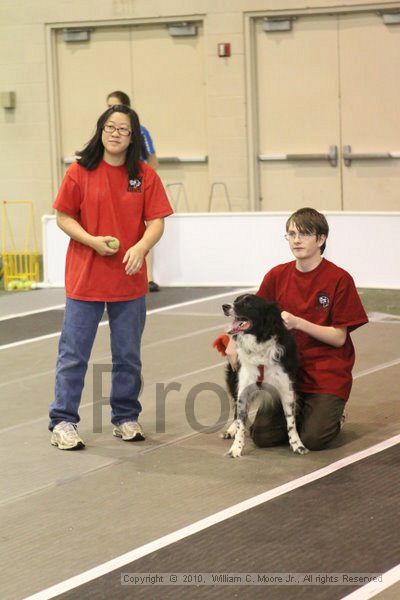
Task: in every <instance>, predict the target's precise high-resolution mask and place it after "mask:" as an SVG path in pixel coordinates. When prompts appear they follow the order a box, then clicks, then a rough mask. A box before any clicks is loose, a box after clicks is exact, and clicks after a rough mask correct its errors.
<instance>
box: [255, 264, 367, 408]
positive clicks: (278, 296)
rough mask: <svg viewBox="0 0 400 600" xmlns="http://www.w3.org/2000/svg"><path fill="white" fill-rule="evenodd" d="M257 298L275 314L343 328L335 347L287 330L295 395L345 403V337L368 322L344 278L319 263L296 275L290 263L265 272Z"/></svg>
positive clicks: (349, 350) (348, 381)
mask: <svg viewBox="0 0 400 600" xmlns="http://www.w3.org/2000/svg"><path fill="white" fill-rule="evenodd" d="M257 295H258V296H261V297H262V298H265V300H269V301H273V302H277V303H278V304H279V306H280V308H281V310H285V311H287V312H290V313H292V314H293V315H295V316H299V317H302V318H304V319H306V320H307V321H311V323H316V324H317V325H324V326H331V327H347V338H346V341H345V343H344V345H343V346H342V347H341V348H335V347H334V346H330V345H328V344H325V343H324V342H320V341H318V340H316V339H315V338H313V337H311V336H309V335H307V334H306V333H303V332H302V331H297V330H293V333H294V335H295V338H296V342H297V347H298V351H299V357H300V365H299V373H298V375H299V390H300V391H301V392H304V393H311V394H334V395H335V396H338V397H339V398H342V399H343V400H347V399H348V397H349V395H350V390H351V386H352V382H353V378H352V375H351V371H352V368H353V365H354V360H355V353H354V346H353V343H352V341H351V338H350V335H349V334H350V332H351V331H354V329H357V327H360V326H361V325H364V324H365V323H367V322H368V317H367V315H366V313H365V310H364V308H363V305H362V304H361V300H360V297H359V295H358V293H357V290H356V287H355V285H354V281H353V279H352V277H351V276H350V275H349V273H347V272H346V271H345V270H344V269H341V268H340V267H337V266H336V265H334V264H333V263H331V262H330V261H329V260H326V259H325V258H324V259H323V260H322V262H321V263H320V264H319V265H318V267H316V268H315V269H314V270H313V271H309V272H308V273H303V272H302V271H299V270H298V269H297V268H296V261H292V262H289V263H285V264H283V265H278V266H277V267H275V268H273V269H271V271H269V272H268V273H267V274H266V275H265V277H264V279H263V281H262V283H261V286H260V289H259V290H258V292H257Z"/></svg>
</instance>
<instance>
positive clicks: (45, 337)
mask: <svg viewBox="0 0 400 600" xmlns="http://www.w3.org/2000/svg"><path fill="white" fill-rule="evenodd" d="M254 289H255V288H250V289H239V290H232V291H231V292H224V293H223V294H216V295H214V296H207V297H206V298H196V300H188V301H187V302H181V303H178V304H170V305H169V306H162V307H161V308H154V309H153V310H149V311H147V316H150V315H155V314H159V313H162V312H165V311H167V310H173V309H175V308H181V307H182V306H190V305H192V304H200V303H201V302H207V301H209V300H216V299H218V298H225V297H226V296H231V295H237V294H243V293H244V292H249V291H251V290H254ZM61 307H63V305H61ZM52 308H53V309H54V308H57V307H52ZM58 308H59V306H58ZM48 310H52V309H51V308H50V309H48ZM35 312H44V311H43V310H40V311H33V312H32V314H34V313H35ZM27 314H28V313H27ZM6 318H8V317H6ZM104 325H108V321H101V323H99V327H104ZM60 334H61V331H56V332H55V333H49V334H48V335H41V336H38V337H34V338H30V339H27V340H20V341H18V342H12V343H10V344H4V345H3V346H0V350H8V349H9V348H15V347H17V346H22V345H24V344H32V343H34V342H40V341H43V340H49V339H51V338H55V337H58V336H59V335H60Z"/></svg>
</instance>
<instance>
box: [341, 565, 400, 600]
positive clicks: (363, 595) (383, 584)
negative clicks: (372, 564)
mask: <svg viewBox="0 0 400 600" xmlns="http://www.w3.org/2000/svg"><path fill="white" fill-rule="evenodd" d="M399 580H400V564H399V565H396V566H395V567H393V569H390V570H389V571H386V573H383V574H382V581H371V582H370V583H367V585H364V586H363V587H361V588H359V589H358V590H355V592H353V593H352V594H349V595H348V596H343V598H342V599H341V600H368V598H373V597H374V596H376V595H377V594H380V593H381V592H383V590H386V589H387V588H388V587H390V586H391V585H394V584H395V583H397V582H398V581H399Z"/></svg>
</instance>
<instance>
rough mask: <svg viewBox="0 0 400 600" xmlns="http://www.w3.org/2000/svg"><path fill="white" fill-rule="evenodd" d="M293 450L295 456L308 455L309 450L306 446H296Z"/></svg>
mask: <svg viewBox="0 0 400 600" xmlns="http://www.w3.org/2000/svg"><path fill="white" fill-rule="evenodd" d="M292 450H293V452H294V453H295V454H308V452H309V450H308V448H306V447H305V446H296V447H292Z"/></svg>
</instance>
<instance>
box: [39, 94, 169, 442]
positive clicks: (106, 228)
mask: <svg viewBox="0 0 400 600" xmlns="http://www.w3.org/2000/svg"><path fill="white" fill-rule="evenodd" d="M140 140H141V134H140V123H139V118H138V116H137V114H136V113H135V112H134V111H133V110H132V109H131V108H129V107H127V106H123V105H118V106H112V107H111V108H108V109H107V110H106V111H105V112H104V113H103V114H102V115H101V116H100V118H99V119H98V121H97V127H96V132H95V134H94V135H93V137H92V139H91V140H90V141H89V142H88V144H87V145H86V146H85V147H84V149H83V150H82V151H81V152H79V158H78V160H77V161H76V162H75V163H74V164H72V165H71V166H70V167H69V169H68V170H67V172H66V174H65V176H64V179H63V181H62V183H61V187H60V189H59V192H58V194H57V198H56V200H55V202H54V205H53V207H54V208H55V209H56V211H57V224H58V226H59V227H60V228H61V229H62V230H63V231H64V232H65V233H66V234H67V235H68V236H69V237H70V238H71V239H70V243H69V246H68V252H67V258H66V266H65V288H66V296H67V298H66V305H65V314H64V322H63V327H62V332H61V337H60V342H59V349H58V359H57V367H56V381H55V398H54V401H53V403H52V404H51V406H50V410H49V416H50V423H49V429H50V431H51V432H52V435H51V444H52V445H53V446H57V447H58V448H59V449H60V450H79V449H81V448H84V446H85V444H84V442H83V440H82V439H81V438H80V437H79V435H78V431H77V424H78V423H79V420H80V418H79V414H78V412H79V406H80V402H81V395H82V390H83V385H84V379H85V375H86V370H87V365H88V361H89V358H90V354H91V350H92V347H93V343H94V339H95V336H96V332H97V328H98V325H99V322H100V320H101V318H102V316H103V313H104V307H105V306H106V307H107V313H108V320H109V326H110V333H111V336H110V337H111V354H112V363H113V367H112V376H111V393H110V404H111V422H112V423H113V425H114V428H113V435H114V436H116V437H118V438H122V440H124V441H133V442H136V441H141V440H144V439H145V435H144V432H143V429H142V428H141V426H140V424H139V422H138V417H139V414H140V412H141V410H142V407H141V404H140V402H139V395H140V390H141V383H142V382H141V358H140V347H141V338H142V333H143V328H144V323H145V317H146V302H145V296H146V293H147V291H148V285H147V276H146V264H145V256H146V254H147V252H149V250H150V249H151V248H152V247H153V246H154V245H155V244H156V243H157V242H158V240H159V239H160V238H161V236H162V234H163V231H164V217H167V216H168V215H170V214H172V212H173V211H172V208H171V206H170V204H169V201H168V198H167V195H166V193H165V190H164V188H163V185H162V183H161V180H160V178H159V176H158V175H157V173H156V172H155V171H154V170H153V169H151V168H150V167H149V166H148V165H147V164H146V163H144V162H142V161H141V160H140V151H141V148H140V146H141V143H140Z"/></svg>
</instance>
